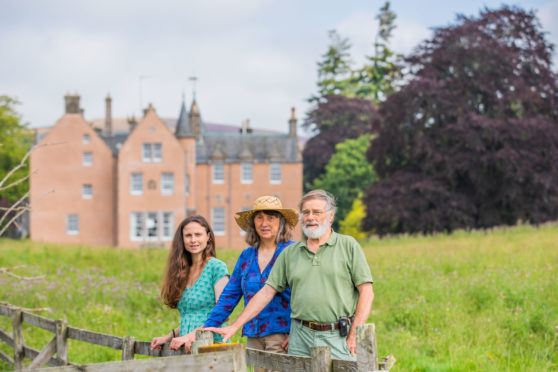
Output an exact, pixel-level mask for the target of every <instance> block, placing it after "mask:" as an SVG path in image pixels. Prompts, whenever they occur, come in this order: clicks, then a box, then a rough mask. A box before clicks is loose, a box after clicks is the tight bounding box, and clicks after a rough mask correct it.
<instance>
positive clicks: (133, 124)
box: [126, 115, 138, 133]
mask: <svg viewBox="0 0 558 372" xmlns="http://www.w3.org/2000/svg"><path fill="white" fill-rule="evenodd" d="M126 120H127V121H128V125H129V126H130V133H132V131H133V130H134V129H135V128H136V126H137V125H138V121H137V120H136V117H135V116H134V115H132V116H131V117H129V118H127V119H126Z"/></svg>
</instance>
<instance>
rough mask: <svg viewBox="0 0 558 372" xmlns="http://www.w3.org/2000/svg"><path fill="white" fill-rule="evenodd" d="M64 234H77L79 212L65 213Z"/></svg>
mask: <svg viewBox="0 0 558 372" xmlns="http://www.w3.org/2000/svg"><path fill="white" fill-rule="evenodd" d="M66 234H67V235H78V234H79V214H67V215H66Z"/></svg>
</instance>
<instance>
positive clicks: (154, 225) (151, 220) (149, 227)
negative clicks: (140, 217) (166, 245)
mask: <svg viewBox="0 0 558 372" xmlns="http://www.w3.org/2000/svg"><path fill="white" fill-rule="evenodd" d="M145 230H146V231H145V232H146V235H147V239H148V240H156V239H157V237H158V236H159V223H158V218H157V213H156V212H148V213H147V215H146V218H145Z"/></svg>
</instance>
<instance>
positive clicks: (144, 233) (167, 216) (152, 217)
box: [130, 211, 174, 242]
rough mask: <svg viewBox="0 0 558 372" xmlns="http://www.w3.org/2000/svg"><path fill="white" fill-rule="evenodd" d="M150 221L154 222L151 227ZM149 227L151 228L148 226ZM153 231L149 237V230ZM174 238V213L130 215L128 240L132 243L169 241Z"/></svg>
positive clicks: (156, 212) (144, 212) (157, 212)
mask: <svg viewBox="0 0 558 372" xmlns="http://www.w3.org/2000/svg"><path fill="white" fill-rule="evenodd" d="M150 221H154V225H151V223H150ZM150 225H151V226H150ZM150 229H151V230H152V231H154V233H153V235H151V236H150V235H149V230H150ZM173 236H174V213H173V212H169V211H147V212H146V211H143V212H138V211H135V212H131V213H130V240H131V241H133V242H142V241H146V242H156V241H171V240H172V238H173Z"/></svg>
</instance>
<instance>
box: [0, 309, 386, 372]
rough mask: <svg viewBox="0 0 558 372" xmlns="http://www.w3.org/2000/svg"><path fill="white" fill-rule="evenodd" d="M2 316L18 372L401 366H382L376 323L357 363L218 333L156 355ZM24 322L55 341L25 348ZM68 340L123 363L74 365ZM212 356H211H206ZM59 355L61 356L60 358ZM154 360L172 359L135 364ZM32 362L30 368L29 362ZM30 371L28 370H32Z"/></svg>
mask: <svg viewBox="0 0 558 372" xmlns="http://www.w3.org/2000/svg"><path fill="white" fill-rule="evenodd" d="M0 315H1V316H6V317H11V319H12V333H11V334H9V333H7V332H5V331H3V330H0V341H2V342H3V343H5V344H7V345H9V346H10V347H12V348H13V350H14V356H13V358H11V357H10V356H9V355H7V354H5V353H3V352H2V351H0V359H3V360H4V361H6V362H8V363H10V364H12V365H14V369H15V370H16V371H21V370H23V369H24V368H27V369H29V370H34V369H38V368H41V367H43V366H45V365H48V366H52V367H60V368H53V369H52V371H72V372H76V371H101V370H108V371H131V370H134V371H136V370H145V371H148V370H152V371H156V370H161V371H163V370H165V371H167V370H173V369H183V368H184V367H190V368H195V369H193V370H196V371H204V370H211V371H221V370H228V371H245V369H246V364H248V365H253V366H256V367H263V368H269V369H272V370H277V371H285V372H287V371H288V372H298V371H331V372H335V371H343V372H353V371H354V372H364V371H366V372H369V371H377V370H384V371H385V370H389V369H390V368H391V367H392V365H393V364H394V363H395V358H394V357H393V356H391V355H390V356H388V357H386V358H383V360H381V361H378V353H377V347H376V334H375V328H374V324H365V325H363V326H359V327H358V329H357V361H346V360H338V359H332V358H331V351H330V349H329V347H327V346H318V347H314V348H312V350H311V356H310V357H304V356H294V355H287V354H277V353H271V352H265V351H261V350H255V349H246V348H245V347H244V345H229V344H223V345H212V344H213V334H212V333H210V332H198V334H197V335H196V341H194V343H193V344H192V355H185V351H184V349H181V350H171V349H170V348H169V344H165V345H163V348H162V349H161V350H151V343H150V342H149V341H136V340H135V338H134V337H133V336H129V337H117V336H113V335H108V334H103V333H97V332H92V331H88V330H84V329H79V328H75V327H71V326H68V325H67V324H66V323H65V322H64V321H62V320H51V319H48V318H45V317H42V316H40V315H36V314H32V313H29V312H25V311H22V310H21V309H20V308H18V307H15V306H5V305H0ZM22 323H27V324H30V325H32V326H35V327H39V328H42V329H44V330H47V331H50V332H52V333H54V337H53V338H52V339H51V340H50V342H49V343H48V344H47V345H46V346H45V347H44V348H43V349H42V350H40V351H39V350H36V349H34V348H31V347H29V346H26V345H25V344H24V343H23V334H22V333H23V332H22ZM68 339H74V340H79V341H83V342H87V343H91V344H95V345H100V346H105V347H110V348H113V349H117V350H122V360H123V362H106V363H95V364H87V365H76V364H74V363H71V362H70V361H68V347H67V342H68ZM209 352H211V354H206V353H209ZM54 354H56V356H55V355H54ZM136 354H139V355H147V356H153V357H170V358H156V359H142V360H134V355H136ZM26 357H27V358H29V359H31V360H32V361H31V363H30V364H29V365H28V366H27V367H25V365H24V359H25V358H26ZM27 369H26V370H27Z"/></svg>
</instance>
